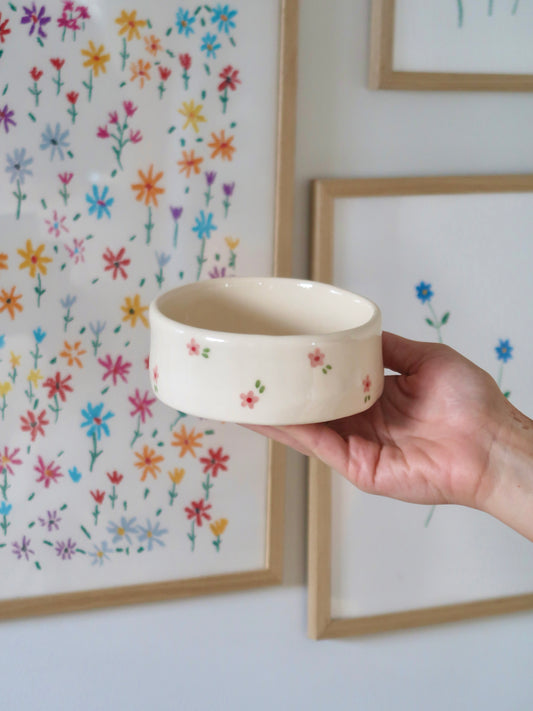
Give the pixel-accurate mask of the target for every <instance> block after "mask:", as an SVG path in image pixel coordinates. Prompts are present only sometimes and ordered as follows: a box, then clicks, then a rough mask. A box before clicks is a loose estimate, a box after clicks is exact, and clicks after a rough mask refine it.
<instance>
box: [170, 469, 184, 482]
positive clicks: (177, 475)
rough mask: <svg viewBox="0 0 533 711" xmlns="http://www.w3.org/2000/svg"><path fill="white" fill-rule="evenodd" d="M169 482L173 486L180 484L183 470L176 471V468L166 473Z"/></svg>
mask: <svg viewBox="0 0 533 711" xmlns="http://www.w3.org/2000/svg"><path fill="white" fill-rule="evenodd" d="M168 475H169V477H170V481H171V482H173V483H174V484H180V483H181V480H182V479H183V477H184V476H185V469H178V468H177V467H176V468H175V469H173V470H172V471H171V472H169V473H168Z"/></svg>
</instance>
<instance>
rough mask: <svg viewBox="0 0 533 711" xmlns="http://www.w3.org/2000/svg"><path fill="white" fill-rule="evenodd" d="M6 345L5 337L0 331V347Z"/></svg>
mask: <svg viewBox="0 0 533 711" xmlns="http://www.w3.org/2000/svg"><path fill="white" fill-rule="evenodd" d="M5 345H6V337H5V334H4V333H2V334H0V348H3V347H4V346H5Z"/></svg>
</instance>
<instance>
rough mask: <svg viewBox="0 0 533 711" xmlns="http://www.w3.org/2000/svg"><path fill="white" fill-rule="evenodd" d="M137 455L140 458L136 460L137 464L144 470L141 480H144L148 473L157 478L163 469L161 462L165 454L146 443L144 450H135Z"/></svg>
mask: <svg viewBox="0 0 533 711" xmlns="http://www.w3.org/2000/svg"><path fill="white" fill-rule="evenodd" d="M135 456H136V457H137V459H138V460H139V461H137V462H135V466H136V467H137V468H138V469H140V470H142V475H141V481H144V480H145V479H146V477H147V476H148V474H151V475H152V476H153V477H154V479H157V475H158V473H159V472H160V471H161V467H160V466H159V463H160V462H162V461H163V460H164V457H163V455H161V454H156V451H155V449H151V447H149V446H148V445H147V444H145V445H144V447H143V450H142V452H135Z"/></svg>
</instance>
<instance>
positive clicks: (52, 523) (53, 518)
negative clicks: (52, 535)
mask: <svg viewBox="0 0 533 711" xmlns="http://www.w3.org/2000/svg"><path fill="white" fill-rule="evenodd" d="M60 521H61V519H60V518H59V516H58V515H57V511H47V512H46V518H43V517H39V523H40V524H41V526H45V527H46V528H47V530H48V531H52V530H56V531H58V530H59V525H58V524H59V522H60Z"/></svg>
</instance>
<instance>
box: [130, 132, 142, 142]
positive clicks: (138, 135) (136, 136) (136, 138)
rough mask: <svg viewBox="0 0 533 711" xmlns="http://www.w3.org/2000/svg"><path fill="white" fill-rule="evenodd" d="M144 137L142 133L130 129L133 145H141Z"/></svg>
mask: <svg viewBox="0 0 533 711" xmlns="http://www.w3.org/2000/svg"><path fill="white" fill-rule="evenodd" d="M142 139H143V137H142V134H141V132H140V131H138V130H137V131H134V130H133V129H132V128H130V141H131V142H132V143H139V142H140V141H142Z"/></svg>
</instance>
